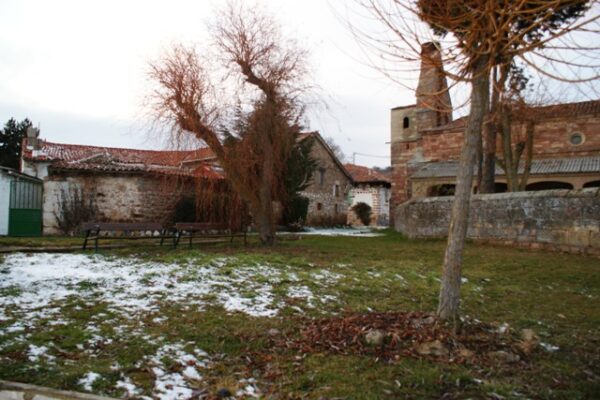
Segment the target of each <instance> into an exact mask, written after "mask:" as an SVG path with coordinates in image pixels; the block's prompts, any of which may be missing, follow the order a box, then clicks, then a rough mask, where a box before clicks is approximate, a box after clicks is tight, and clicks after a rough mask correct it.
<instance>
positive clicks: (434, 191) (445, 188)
mask: <svg viewBox="0 0 600 400" xmlns="http://www.w3.org/2000/svg"><path fill="white" fill-rule="evenodd" d="M455 189H456V185H455V184H452V183H443V184H441V185H433V186H429V187H428V188H427V197H437V196H454V190H455Z"/></svg>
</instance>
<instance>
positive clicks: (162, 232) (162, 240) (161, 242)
mask: <svg viewBox="0 0 600 400" xmlns="http://www.w3.org/2000/svg"><path fill="white" fill-rule="evenodd" d="M165 234H166V231H165V230H164V229H163V230H162V231H160V245H161V246H162V245H163V242H164V241H165Z"/></svg>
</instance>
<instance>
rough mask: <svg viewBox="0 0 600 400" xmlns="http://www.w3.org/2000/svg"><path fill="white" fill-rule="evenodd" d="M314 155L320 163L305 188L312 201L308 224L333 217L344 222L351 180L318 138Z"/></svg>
mask: <svg viewBox="0 0 600 400" xmlns="http://www.w3.org/2000/svg"><path fill="white" fill-rule="evenodd" d="M311 156H312V157H313V158H314V159H315V160H317V164H318V165H317V169H316V170H315V172H314V173H313V177H312V182H311V184H310V185H309V186H308V187H307V188H306V189H305V190H304V191H303V192H302V195H303V196H305V197H307V198H308V199H309V201H310V202H309V204H308V216H307V220H308V221H307V222H308V224H309V225H320V222H321V221H325V220H330V219H332V218H336V220H337V219H339V220H340V221H341V222H340V223H345V221H346V210H347V209H348V200H347V195H348V192H349V191H350V188H351V187H352V182H351V181H350V179H349V178H348V177H347V176H346V174H344V172H343V171H342V170H341V169H340V167H339V165H338V164H337V163H336V162H335V160H334V159H333V158H332V157H331V155H330V154H329V152H328V151H327V149H325V147H323V144H322V143H321V142H320V141H319V140H315V142H314V145H313V147H312V150H311ZM336 185H337V187H338V189H337V191H336V189H335V187H336Z"/></svg>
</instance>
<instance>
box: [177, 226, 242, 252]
mask: <svg viewBox="0 0 600 400" xmlns="http://www.w3.org/2000/svg"><path fill="white" fill-rule="evenodd" d="M175 231H176V233H175V241H174V243H175V247H177V245H178V244H179V240H180V239H181V237H182V236H186V237H188V238H189V242H188V243H189V246H190V247H192V241H193V239H194V238H199V237H201V238H204V239H220V238H229V243H232V242H233V239H234V238H235V237H243V238H244V246H245V245H246V243H247V242H246V231H245V230H244V229H241V230H240V231H235V230H233V229H231V228H230V227H229V225H227V224H219V223H210V222H178V223H176V224H175ZM218 241H222V240H218ZM204 242H205V243H206V240H205V241H204Z"/></svg>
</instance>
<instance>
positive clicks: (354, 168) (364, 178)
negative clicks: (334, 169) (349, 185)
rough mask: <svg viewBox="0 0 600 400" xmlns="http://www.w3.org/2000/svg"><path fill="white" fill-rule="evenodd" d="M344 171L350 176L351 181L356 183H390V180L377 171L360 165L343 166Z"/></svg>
mask: <svg viewBox="0 0 600 400" xmlns="http://www.w3.org/2000/svg"><path fill="white" fill-rule="evenodd" d="M344 167H345V168H346V170H347V171H348V172H349V173H350V175H352V179H353V180H354V182H357V183H367V182H384V183H390V180H389V179H388V178H387V177H386V176H385V175H383V174H382V173H381V172H379V171H375V170H374V169H373V168H369V167H363V166H362V165H355V164H344Z"/></svg>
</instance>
